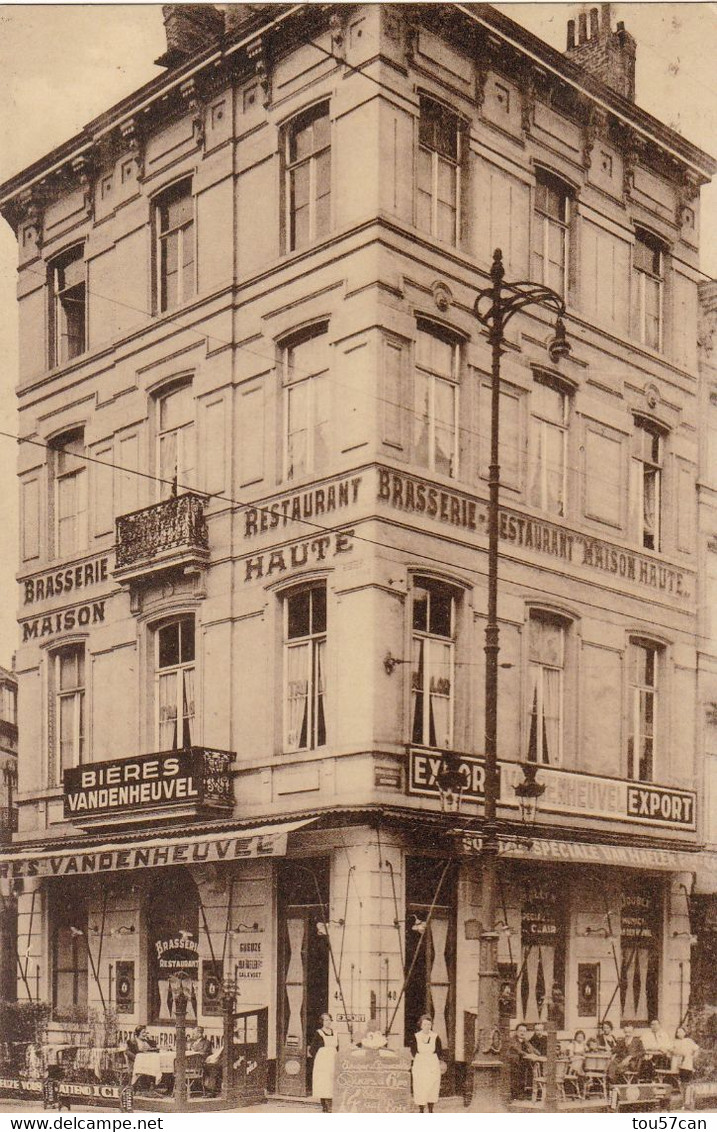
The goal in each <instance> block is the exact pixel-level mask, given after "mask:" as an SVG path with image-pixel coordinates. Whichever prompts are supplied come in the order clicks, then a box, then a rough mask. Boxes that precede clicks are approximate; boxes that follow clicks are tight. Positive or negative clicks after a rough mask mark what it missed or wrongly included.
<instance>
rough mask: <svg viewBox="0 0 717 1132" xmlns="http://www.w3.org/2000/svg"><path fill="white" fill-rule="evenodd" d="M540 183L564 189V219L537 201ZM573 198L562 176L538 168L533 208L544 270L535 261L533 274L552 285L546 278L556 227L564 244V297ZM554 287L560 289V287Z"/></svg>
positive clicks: (564, 295) (532, 257)
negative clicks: (548, 210)
mask: <svg viewBox="0 0 717 1132" xmlns="http://www.w3.org/2000/svg"><path fill="white" fill-rule="evenodd" d="M538 184H543V185H545V186H546V187H547V188H560V189H561V190H562V192H563V193H564V198H565V200H564V207H565V216H564V218H563V219H562V220H558V219H557V218H556V217H555V216H551V215H550V214H549V213H547V212H545V211H544V210H543V209H542V208H540V207H539V205H538V201H537V186H538ZM572 198H573V193H572V189H571V187H570V185H568V184H567V182H565V181H562V180H561V178H560V177H558V176H556V175H554V174H551V173H548V172H544V171H542V170H538V172H537V174H536V199H535V207H534V209H533V223H534V224H535V225H536V227H537V228H538V229H539V231H540V233H541V241H540V242H541V244H542V253H541V255H542V270H541V271H539V270H538V265H537V264H535V263H534V265H533V275H534V276H535V277H536V280H537V282H539V283H542V284H543V285H544V286H546V287H552V285H553V284H552V281H551V280H550V278H546V276H549V267H548V265H549V263H550V233H551V231H552V229H553V228H554V229H555V230H556V231H558V232H560V234H561V239H562V244H563V263H562V279H561V288H560V295H561V296H562V298H564V299H565V298H567V295H568V285H569V281H570V224H571V215H572V208H571V205H572ZM535 243H536V241H535V240H534V241H533V243H532V244H531V261H533V259H534V256H535V255H536V254H537V253H536V252H535V251H534V250H533V248H534V245H535ZM538 276H541V278H538ZM554 289H555V290H558V288H554Z"/></svg>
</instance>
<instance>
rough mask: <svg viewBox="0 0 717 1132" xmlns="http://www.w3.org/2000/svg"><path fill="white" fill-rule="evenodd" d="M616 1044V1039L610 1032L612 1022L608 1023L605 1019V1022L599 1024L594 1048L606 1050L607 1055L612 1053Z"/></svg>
mask: <svg viewBox="0 0 717 1132" xmlns="http://www.w3.org/2000/svg"><path fill="white" fill-rule="evenodd" d="M616 1042H617V1038H616V1037H615V1035H614V1034H613V1032H612V1022H609V1021H608V1020H607V1018H606V1019H605V1021H604V1022H602V1023H601V1025H600V1029H599V1030H598V1033H597V1038H596V1048H597V1049H601V1050H606V1051H607V1052H608V1053H613V1052H614V1050H615V1044H616Z"/></svg>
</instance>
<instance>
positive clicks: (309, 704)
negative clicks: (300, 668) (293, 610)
mask: <svg viewBox="0 0 717 1132" xmlns="http://www.w3.org/2000/svg"><path fill="white" fill-rule="evenodd" d="M320 589H321V590H323V593H324V608H325V612H326V627H325V628H324V629H320V630H314V629H313V625H312V623H313V609H314V596H313V595H314V594H315V593H316V592H317V591H318V590H320ZM307 592H308V594H309V632H308V633H305V634H303V635H302V636H296V637H289V603H290V602H291V601H292V600H293V599H294V598H296V597H298V596H299V595H300V594H302V593H307ZM327 597H328V594H327V592H326V585H325V583H317V584H315V585H312V586H307V587H306V588H305V589H301V590H296V589H294V590H291V591H290V592H288V593H286V594H285V595H284V599H283V602H282V606H283V609H282V613H283V621H284V627H283V642H284V647H283V674H282V679H283V685H282V698H283V720H284V724H283V739H282V749H283V751H284V753H285V754H293V753H295V752H298V751H315V750H320V749H321V748H322V747H325V746H326V742H327V738H326V734H327V731H328V725H327V717H326V652H327V641H328V602H327ZM298 649H305V650H307V659H308V663H307V672H306V746H303V747H302V746H299V743H300V740H301V735H299V736H298V739H297V740H296V742H294V741H293V740H292V738H291V728H290V726H289V724H290V720H291V710H290V701H289V694H288V693H289V654H290V653H291V652H292V651H295V650H298ZM322 715H323V727H324V735H323V740H322V736H321V734H320V725H321V716H322Z"/></svg>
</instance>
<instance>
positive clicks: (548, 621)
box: [525, 611, 569, 767]
mask: <svg viewBox="0 0 717 1132" xmlns="http://www.w3.org/2000/svg"><path fill="white" fill-rule="evenodd" d="M529 621H530V622H535V623H537V624H543V625H550V626H551V627H552V628H554V629H558V630H559V631H560V635H561V660H562V664H560V665H555V664H547V663H544V662H543V661H539V660H532V659H531V657H530V636H529V637H528V704H527V720H528V735H527V740H528V742H527V745H526V746H527V749H526V756H525V757H526V761H527V762H535V763H536V764H537V765H538V766H553V767H555V766H558V767H559V766H562V765H563V753H564V747H565V676H566V661H567V653H568V628H569V626H568V624H567V623H566V622H564V621H563V620H562V619H561V618H559V617H552V616H550V615H549V614H542V613H541V612H540V611H534V612H532V613H531V615H530V618H529ZM528 633H529V634H530V624H529V625H528ZM546 672H556V673H558V736H557V740H558V742H557V751H556V752H554V755H553V752H551V751H547V752H546V751H545V749H544V737H543V726H542V724H543V719H544V709H545V701H546V688H545V684H546V681H545V673H546ZM533 673H535V674H536V677H535V681H533V678H532V674H533ZM533 684H534V691H533ZM531 697H533V698H534V699H535V724H536V745H535V758H534V759H532V758H531V757H530V737H531V730H532V719H533V699H532V698H531ZM546 754H547V758H546ZM551 755H553V757H551Z"/></svg>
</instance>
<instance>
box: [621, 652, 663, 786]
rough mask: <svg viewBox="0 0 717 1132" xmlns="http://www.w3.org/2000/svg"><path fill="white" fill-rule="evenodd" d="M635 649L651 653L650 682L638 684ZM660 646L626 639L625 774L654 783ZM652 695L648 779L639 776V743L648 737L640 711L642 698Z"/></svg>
mask: <svg viewBox="0 0 717 1132" xmlns="http://www.w3.org/2000/svg"><path fill="white" fill-rule="evenodd" d="M636 649H644V650H646V651H647V652H650V653H652V664H653V674H654V676H653V680H654V682H653V683H652V684H642V683H638V682H637V680H636V679H635V678H634V676H633V674H634V671H635V663H636V654H635V650H636ZM662 655H663V648H662V647H661V646H660V645H658V644H655V643H654V642H652V641H643V640H639V639H637V638H633V639H632V640H630V642H629V648H628V657H629V672H628V678H629V685H630V698H629V720H628V752H627V777H628V778H629V779H630V780H631V781H633V782H655V781H656V779H655V764H656V762H657V751H658V737H659V716H658V711H659V704H660V683H661V681H660V667H661V664H662ZM643 695H644V696H645V697H648V696H650V697H651V698H652V736H651V738H652V756H651V766H650V775H649V777H648V778H642V777H641V776H640V751H641V749H642V743H643V740H644V739H645V738H647V728H646V727H644V726H643V723H644V721H643V718H642V711H641V697H642V696H643Z"/></svg>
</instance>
